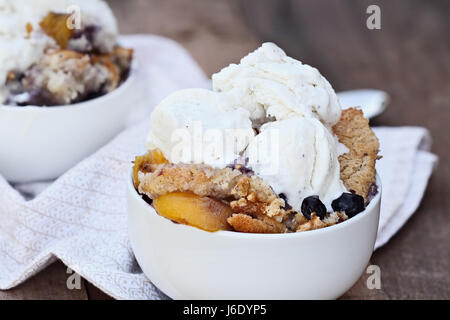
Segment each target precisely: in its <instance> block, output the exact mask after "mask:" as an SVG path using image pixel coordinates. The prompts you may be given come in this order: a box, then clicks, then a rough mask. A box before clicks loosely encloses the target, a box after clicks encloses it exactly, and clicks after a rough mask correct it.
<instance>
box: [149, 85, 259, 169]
mask: <svg viewBox="0 0 450 320" xmlns="http://www.w3.org/2000/svg"><path fill="white" fill-rule="evenodd" d="M151 123H152V131H151V132H150V134H149V137H148V140H147V148H148V149H149V150H151V149H154V148H159V149H161V150H162V151H163V153H164V155H165V157H166V158H167V159H168V160H169V161H170V162H172V163H204V164H208V165H211V166H214V167H224V166H225V165H227V164H230V163H232V162H233V160H234V159H236V158H237V157H239V155H240V154H241V153H242V152H243V151H244V150H245V148H246V147H247V145H248V143H249V141H250V140H251V139H253V137H254V131H253V129H252V124H251V121H250V114H249V112H248V111H247V110H245V109H243V108H235V107H234V106H233V100H232V98H230V96H228V95H227V94H226V93H217V92H213V91H210V90H205V89H186V90H181V91H177V92H175V93H173V94H171V95H170V96H168V97H167V98H166V99H164V100H163V101H162V102H161V103H160V104H159V105H158V106H157V107H156V108H155V110H154V111H153V113H152V117H151Z"/></svg>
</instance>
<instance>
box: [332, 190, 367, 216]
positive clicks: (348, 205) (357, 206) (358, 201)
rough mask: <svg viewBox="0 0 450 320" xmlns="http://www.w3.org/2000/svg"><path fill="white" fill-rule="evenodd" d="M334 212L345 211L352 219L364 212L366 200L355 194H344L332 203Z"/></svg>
mask: <svg viewBox="0 0 450 320" xmlns="http://www.w3.org/2000/svg"><path fill="white" fill-rule="evenodd" d="M331 207H332V208H333V210H334V211H343V212H345V214H346V215H347V216H348V217H349V218H352V217H354V216H356V215H357V214H358V213H360V212H361V211H364V198H363V197H361V196H360V195H357V194H353V193H343V194H342V195H341V196H340V197H339V198H337V199H335V200H333V202H331Z"/></svg>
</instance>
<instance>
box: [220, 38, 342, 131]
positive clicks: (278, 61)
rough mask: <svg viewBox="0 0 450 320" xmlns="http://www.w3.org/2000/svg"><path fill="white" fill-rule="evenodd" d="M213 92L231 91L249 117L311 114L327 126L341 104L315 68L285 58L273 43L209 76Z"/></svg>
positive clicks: (258, 120)
mask: <svg viewBox="0 0 450 320" xmlns="http://www.w3.org/2000/svg"><path fill="white" fill-rule="evenodd" d="M212 81H213V88H214V90H215V91H221V92H232V93H233V94H234V95H237V96H238V97H240V101H241V104H240V106H241V107H243V108H245V109H247V110H249V112H250V114H251V118H252V120H255V121H257V122H264V118H266V117H275V118H276V120H283V119H287V118H289V117H292V116H295V115H302V116H305V117H315V118H318V119H319V120H320V121H322V122H323V123H324V124H326V125H328V126H332V125H334V124H335V123H336V122H337V121H339V117H340V114H341V107H340V105H339V102H338V99H337V96H336V93H335V92H334V90H333V88H332V87H331V85H330V83H329V82H328V81H327V80H326V79H325V78H324V77H323V76H322V75H321V74H320V73H319V71H318V70H317V69H316V68H313V67H311V66H309V65H306V64H302V63H301V62H300V61H298V60H295V59H292V58H290V57H288V56H287V55H286V54H285V53H284V51H283V50H281V49H280V48H279V47H277V46H276V45H275V44H273V43H264V44H263V45H262V46H261V47H260V48H258V49H257V50H255V51H254V52H252V53H250V54H249V55H247V56H246V57H244V58H243V59H242V60H241V62H240V64H231V65H230V66H228V67H226V68H224V69H222V70H221V71H220V72H218V73H216V74H214V75H213V76H212Z"/></svg>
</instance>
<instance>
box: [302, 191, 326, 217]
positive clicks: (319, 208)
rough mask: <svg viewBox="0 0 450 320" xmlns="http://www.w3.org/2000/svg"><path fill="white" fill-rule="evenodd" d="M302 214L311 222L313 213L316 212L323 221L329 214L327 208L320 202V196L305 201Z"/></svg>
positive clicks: (310, 197) (307, 198)
mask: <svg viewBox="0 0 450 320" xmlns="http://www.w3.org/2000/svg"><path fill="white" fill-rule="evenodd" d="M301 209H302V213H303V215H304V216H305V218H306V219H308V220H311V213H313V212H315V213H316V215H317V216H318V217H319V218H320V219H323V218H325V215H326V214H327V208H326V207H325V205H324V204H323V203H322V201H320V199H319V196H309V197H306V198H305V199H303V202H302V208H301Z"/></svg>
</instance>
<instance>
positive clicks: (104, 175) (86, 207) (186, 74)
mask: <svg viewBox="0 0 450 320" xmlns="http://www.w3.org/2000/svg"><path fill="white" fill-rule="evenodd" d="M122 42H123V43H124V44H125V45H127V46H131V47H133V48H135V49H136V55H137V58H138V60H139V63H140V69H141V71H140V72H141V75H140V76H141V77H142V80H143V81H142V85H143V88H140V90H142V89H143V90H146V92H148V97H147V107H148V108H147V110H145V109H141V110H140V112H141V113H138V115H139V117H140V118H141V119H142V117H145V115H146V114H148V112H149V109H150V108H151V106H154V105H155V104H156V103H157V102H158V101H159V100H161V99H162V98H163V97H164V96H166V95H167V94H168V93H170V92H171V91H174V90H178V89H181V88H186V87H205V86H208V82H207V79H206V77H205V76H204V74H203V73H202V71H201V70H200V68H199V67H198V66H197V64H196V63H195V62H194V61H193V60H192V59H191V58H190V56H189V55H188V54H187V53H186V51H185V50H184V49H183V48H181V47H180V46H179V45H177V44H176V43H174V42H173V41H170V40H168V39H165V38H161V37H156V36H125V37H123V38H122ZM137 118H138V117H136V115H135V118H134V119H131V120H130V124H131V123H134V121H135V120H136V119H137ZM148 125H149V121H148V120H147V121H144V122H141V123H140V124H135V125H130V129H128V130H126V131H124V132H123V133H121V134H120V135H118V136H117V137H116V138H115V139H114V140H113V141H111V142H110V143H109V144H108V145H106V146H105V147H103V148H102V149H100V150H99V151H98V152H97V153H95V154H94V155H92V156H91V157H89V158H88V159H86V160H84V161H82V162H81V163H79V164H78V165H77V166H75V167H74V168H72V169H71V170H69V171H68V172H67V173H66V174H64V175H63V176H61V177H60V178H59V179H57V180H56V181H54V182H47V183H34V184H24V185H17V186H15V188H13V187H11V186H10V185H9V184H8V183H7V182H6V181H5V180H4V179H3V178H2V177H1V176H0V289H8V288H12V287H14V286H16V285H18V284H20V283H21V282H23V281H24V280H26V279H27V278H29V277H31V276H33V275H34V274H36V273H37V272H38V271H40V270H42V269H43V268H45V267H46V266H48V265H49V264H50V263H52V262H53V261H55V260H56V259H61V260H62V261H63V262H64V263H65V264H66V265H67V266H69V267H70V268H71V269H72V270H74V271H76V272H77V273H79V274H80V275H81V276H83V277H84V278H86V279H87V280H88V281H90V282H92V283H93V284H94V285H96V286H97V287H99V288H100V289H101V290H103V291H104V292H106V293H107V294H109V295H111V296H112V297H114V298H119V299H161V298H165V296H164V295H163V294H162V293H161V292H160V291H159V290H158V289H157V288H155V287H154V286H153V285H152V284H151V282H150V281H149V280H148V279H147V278H146V277H145V276H144V275H143V274H142V271H141V270H140V268H139V266H138V265H137V263H136V261H135V259H134V256H133V253H132V250H131V247H130V244H129V241H128V236H127V227H126V225H127V223H126V220H127V215H126V198H125V190H126V179H127V177H128V174H129V170H130V166H131V161H132V159H133V157H134V156H135V155H136V154H141V153H142V152H143V146H144V139H145V137H146V134H147V132H148V129H149V127H148ZM375 131H376V134H377V136H378V137H379V139H380V142H381V154H382V155H383V159H382V160H380V161H379V162H378V165H377V169H378V173H379V175H380V176H381V180H382V182H383V198H382V206H381V220H380V228H379V233H378V238H377V243H376V247H379V246H381V245H383V244H385V243H386V242H387V241H388V240H389V239H390V237H391V236H392V235H393V234H395V232H396V231H397V230H398V229H399V228H400V227H401V226H402V225H403V224H404V223H405V222H406V220H407V219H408V218H409V217H410V216H411V215H412V214H413V212H414V211H415V210H416V209H417V206H418V205H419V203H420V201H421V199H422V196H423V194H424V191H425V188H426V185H427V182H428V179H429V177H430V175H431V173H432V171H433V167H434V165H435V163H436V161H437V157H436V156H434V155H433V154H431V153H429V152H428V150H429V148H430V138H429V134H428V132H427V131H426V130H425V129H423V128H415V127H402V128H384V127H383V128H381V127H380V128H376V129H375ZM18 190H20V192H21V193H19V191H18ZM24 195H25V196H26V197H27V198H28V197H29V198H32V200H29V201H26V199H25V197H24ZM34 196H35V197H34ZM33 197H34V198H33Z"/></svg>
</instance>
